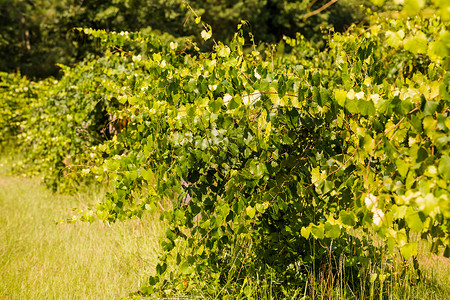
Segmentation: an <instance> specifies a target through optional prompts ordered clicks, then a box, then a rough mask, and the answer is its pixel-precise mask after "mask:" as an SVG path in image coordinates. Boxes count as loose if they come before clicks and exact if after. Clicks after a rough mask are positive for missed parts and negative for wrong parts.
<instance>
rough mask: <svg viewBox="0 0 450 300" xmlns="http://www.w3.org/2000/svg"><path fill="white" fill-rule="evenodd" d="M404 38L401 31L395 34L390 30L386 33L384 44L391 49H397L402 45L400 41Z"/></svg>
mask: <svg viewBox="0 0 450 300" xmlns="http://www.w3.org/2000/svg"><path fill="white" fill-rule="evenodd" d="M404 37H405V33H404V31H403V30H399V31H397V32H392V31H390V30H388V31H386V42H387V44H388V45H389V46H391V47H392V48H398V47H399V46H400V45H401V44H402V40H403V38H404Z"/></svg>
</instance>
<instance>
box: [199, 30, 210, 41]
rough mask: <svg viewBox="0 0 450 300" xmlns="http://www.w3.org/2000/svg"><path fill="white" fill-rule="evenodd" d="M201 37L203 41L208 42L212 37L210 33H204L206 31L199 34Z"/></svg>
mask: <svg viewBox="0 0 450 300" xmlns="http://www.w3.org/2000/svg"><path fill="white" fill-rule="evenodd" d="M200 34H201V36H202V39H204V40H205V41H207V40H209V39H210V38H211V36H212V31H211V30H209V31H206V30H202V32H201V33H200Z"/></svg>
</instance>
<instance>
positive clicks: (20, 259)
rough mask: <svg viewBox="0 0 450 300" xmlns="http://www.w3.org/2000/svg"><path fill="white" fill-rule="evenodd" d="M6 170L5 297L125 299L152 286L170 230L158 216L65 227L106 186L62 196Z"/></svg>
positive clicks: (0, 199)
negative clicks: (162, 241)
mask: <svg viewBox="0 0 450 300" xmlns="http://www.w3.org/2000/svg"><path fill="white" fill-rule="evenodd" d="M6 168H7V167H6V166H5V164H4V162H3V163H2V161H0V278H1V279H0V300H6V299H8V300H10V299H118V298H121V297H126V296H127V295H128V294H129V293H131V292H135V291H137V290H138V289H139V287H140V286H141V285H143V284H146V282H147V280H148V276H149V275H150V274H151V273H152V272H153V270H154V267H155V265H156V262H157V255H158V252H159V251H160V247H159V239H160V236H161V235H162V233H163V230H164V228H163V224H162V223H161V221H159V218H157V216H145V217H144V218H143V219H142V220H128V221H126V222H122V223H121V222H118V223H116V224H112V225H111V226H108V225H106V224H103V223H101V222H94V223H92V224H87V223H75V224H67V223H64V224H58V221H59V220H61V219H67V218H69V217H71V216H72V215H73V214H74V211H73V209H74V208H77V209H79V208H85V207H87V206H88V205H90V204H93V203H95V202H96V201H97V200H98V199H99V197H101V195H102V193H101V191H96V192H91V193H90V194H86V193H85V194H79V195H76V196H70V197H69V196H62V195H54V194H52V193H51V192H49V191H47V190H45V189H44V188H43V187H42V185H41V184H40V183H39V180H37V179H25V178H20V177H12V176H7V175H5V173H6V171H7V169H6Z"/></svg>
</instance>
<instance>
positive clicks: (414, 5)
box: [403, 0, 425, 15]
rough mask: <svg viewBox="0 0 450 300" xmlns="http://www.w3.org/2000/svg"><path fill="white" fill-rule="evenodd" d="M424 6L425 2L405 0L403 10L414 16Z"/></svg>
mask: <svg viewBox="0 0 450 300" xmlns="http://www.w3.org/2000/svg"><path fill="white" fill-rule="evenodd" d="M424 6H425V0H405V4H404V5H403V10H405V11H406V12H408V13H409V14H411V15H412V14H415V13H417V12H419V11H420V10H421V9H422V8H423V7H424Z"/></svg>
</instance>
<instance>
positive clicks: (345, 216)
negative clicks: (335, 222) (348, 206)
mask: <svg viewBox="0 0 450 300" xmlns="http://www.w3.org/2000/svg"><path fill="white" fill-rule="evenodd" d="M339 218H340V219H341V221H342V223H343V224H344V225H348V226H352V227H353V226H355V225H356V220H357V218H356V216H355V214H354V213H353V212H346V211H345V210H341V212H340V213H339Z"/></svg>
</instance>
